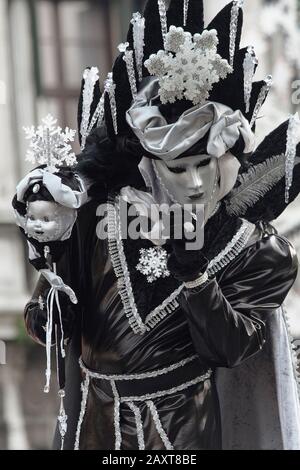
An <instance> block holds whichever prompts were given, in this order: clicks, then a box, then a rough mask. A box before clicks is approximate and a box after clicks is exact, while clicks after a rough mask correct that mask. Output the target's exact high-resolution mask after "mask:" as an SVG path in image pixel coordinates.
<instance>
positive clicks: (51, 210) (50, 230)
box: [26, 201, 62, 242]
mask: <svg viewBox="0 0 300 470" xmlns="http://www.w3.org/2000/svg"><path fill="white" fill-rule="evenodd" d="M26 230H27V233H28V235H29V236H30V237H32V238H34V239H35V240H38V241H39V242H47V241H53V240H58V239H59V237H60V235H61V231H62V228H61V224H60V217H59V206H58V204H56V203H55V202H50V201H34V202H29V203H28V206H27V216H26Z"/></svg>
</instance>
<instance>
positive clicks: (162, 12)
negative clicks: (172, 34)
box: [157, 0, 168, 42]
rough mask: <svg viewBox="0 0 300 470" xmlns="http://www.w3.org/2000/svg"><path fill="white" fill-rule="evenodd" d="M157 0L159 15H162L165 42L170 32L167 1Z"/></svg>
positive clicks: (161, 22)
mask: <svg viewBox="0 0 300 470" xmlns="http://www.w3.org/2000/svg"><path fill="white" fill-rule="evenodd" d="M157 1H158V11H159V16H160V24H161V32H162V36H163V40H164V42H165V36H166V34H167V32H168V24H167V9H166V1H165V0H157Z"/></svg>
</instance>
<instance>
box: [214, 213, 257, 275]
mask: <svg viewBox="0 0 300 470" xmlns="http://www.w3.org/2000/svg"><path fill="white" fill-rule="evenodd" d="M254 229H255V225H254V224H252V223H251V222H248V221H247V220H243V224H242V226H241V228H240V229H239V230H238V232H237V233H236V235H235V236H234V237H233V239H232V240H231V241H230V242H229V243H228V245H227V246H226V248H224V250H222V251H221V253H219V254H218V256H216V257H215V258H214V259H213V260H212V261H211V262H210V263H209V265H208V268H207V272H208V275H209V277H212V276H214V275H215V274H216V273H217V272H218V271H220V269H222V268H224V267H225V266H227V265H228V264H229V263H230V262H231V261H232V260H234V259H235V258H236V257H237V256H238V255H239V254H240V253H241V252H242V250H243V249H244V248H245V246H246V245H247V243H248V240H249V238H250V237H251V235H252V233H253V231H254Z"/></svg>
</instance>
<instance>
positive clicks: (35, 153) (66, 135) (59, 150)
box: [23, 114, 77, 172]
mask: <svg viewBox="0 0 300 470" xmlns="http://www.w3.org/2000/svg"><path fill="white" fill-rule="evenodd" d="M42 123H43V124H42V125H39V126H38V127H37V128H35V127H34V126H31V127H24V128H23V129H24V131H25V134H26V139H28V140H30V144H29V149H28V150H27V153H26V160H28V161H30V162H31V163H33V164H36V163H38V164H39V165H47V170H48V171H50V172H55V171H56V170H57V167H60V166H63V165H66V166H73V165H74V164H75V163H76V162H77V160H76V156H75V153H74V152H73V150H72V147H71V145H70V144H69V142H73V141H74V138H75V134H76V131H75V130H72V129H69V127H66V128H65V130H64V131H63V130H62V128H61V127H58V126H56V123H57V119H55V118H54V117H53V116H51V114H48V115H47V116H46V117H45V118H44V119H42Z"/></svg>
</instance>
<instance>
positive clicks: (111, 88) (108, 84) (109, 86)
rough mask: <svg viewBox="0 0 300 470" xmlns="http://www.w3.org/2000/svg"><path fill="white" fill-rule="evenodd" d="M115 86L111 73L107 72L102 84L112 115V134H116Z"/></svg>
mask: <svg viewBox="0 0 300 470" xmlns="http://www.w3.org/2000/svg"><path fill="white" fill-rule="evenodd" d="M115 90H116V84H115V82H114V80H113V74H112V72H109V74H108V75H107V79H106V80H105V83H104V93H107V94H108V96H109V102H110V109H111V114H112V120H113V126H114V132H115V134H116V135H117V134H118V121H117V104H116V96H115Z"/></svg>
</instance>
